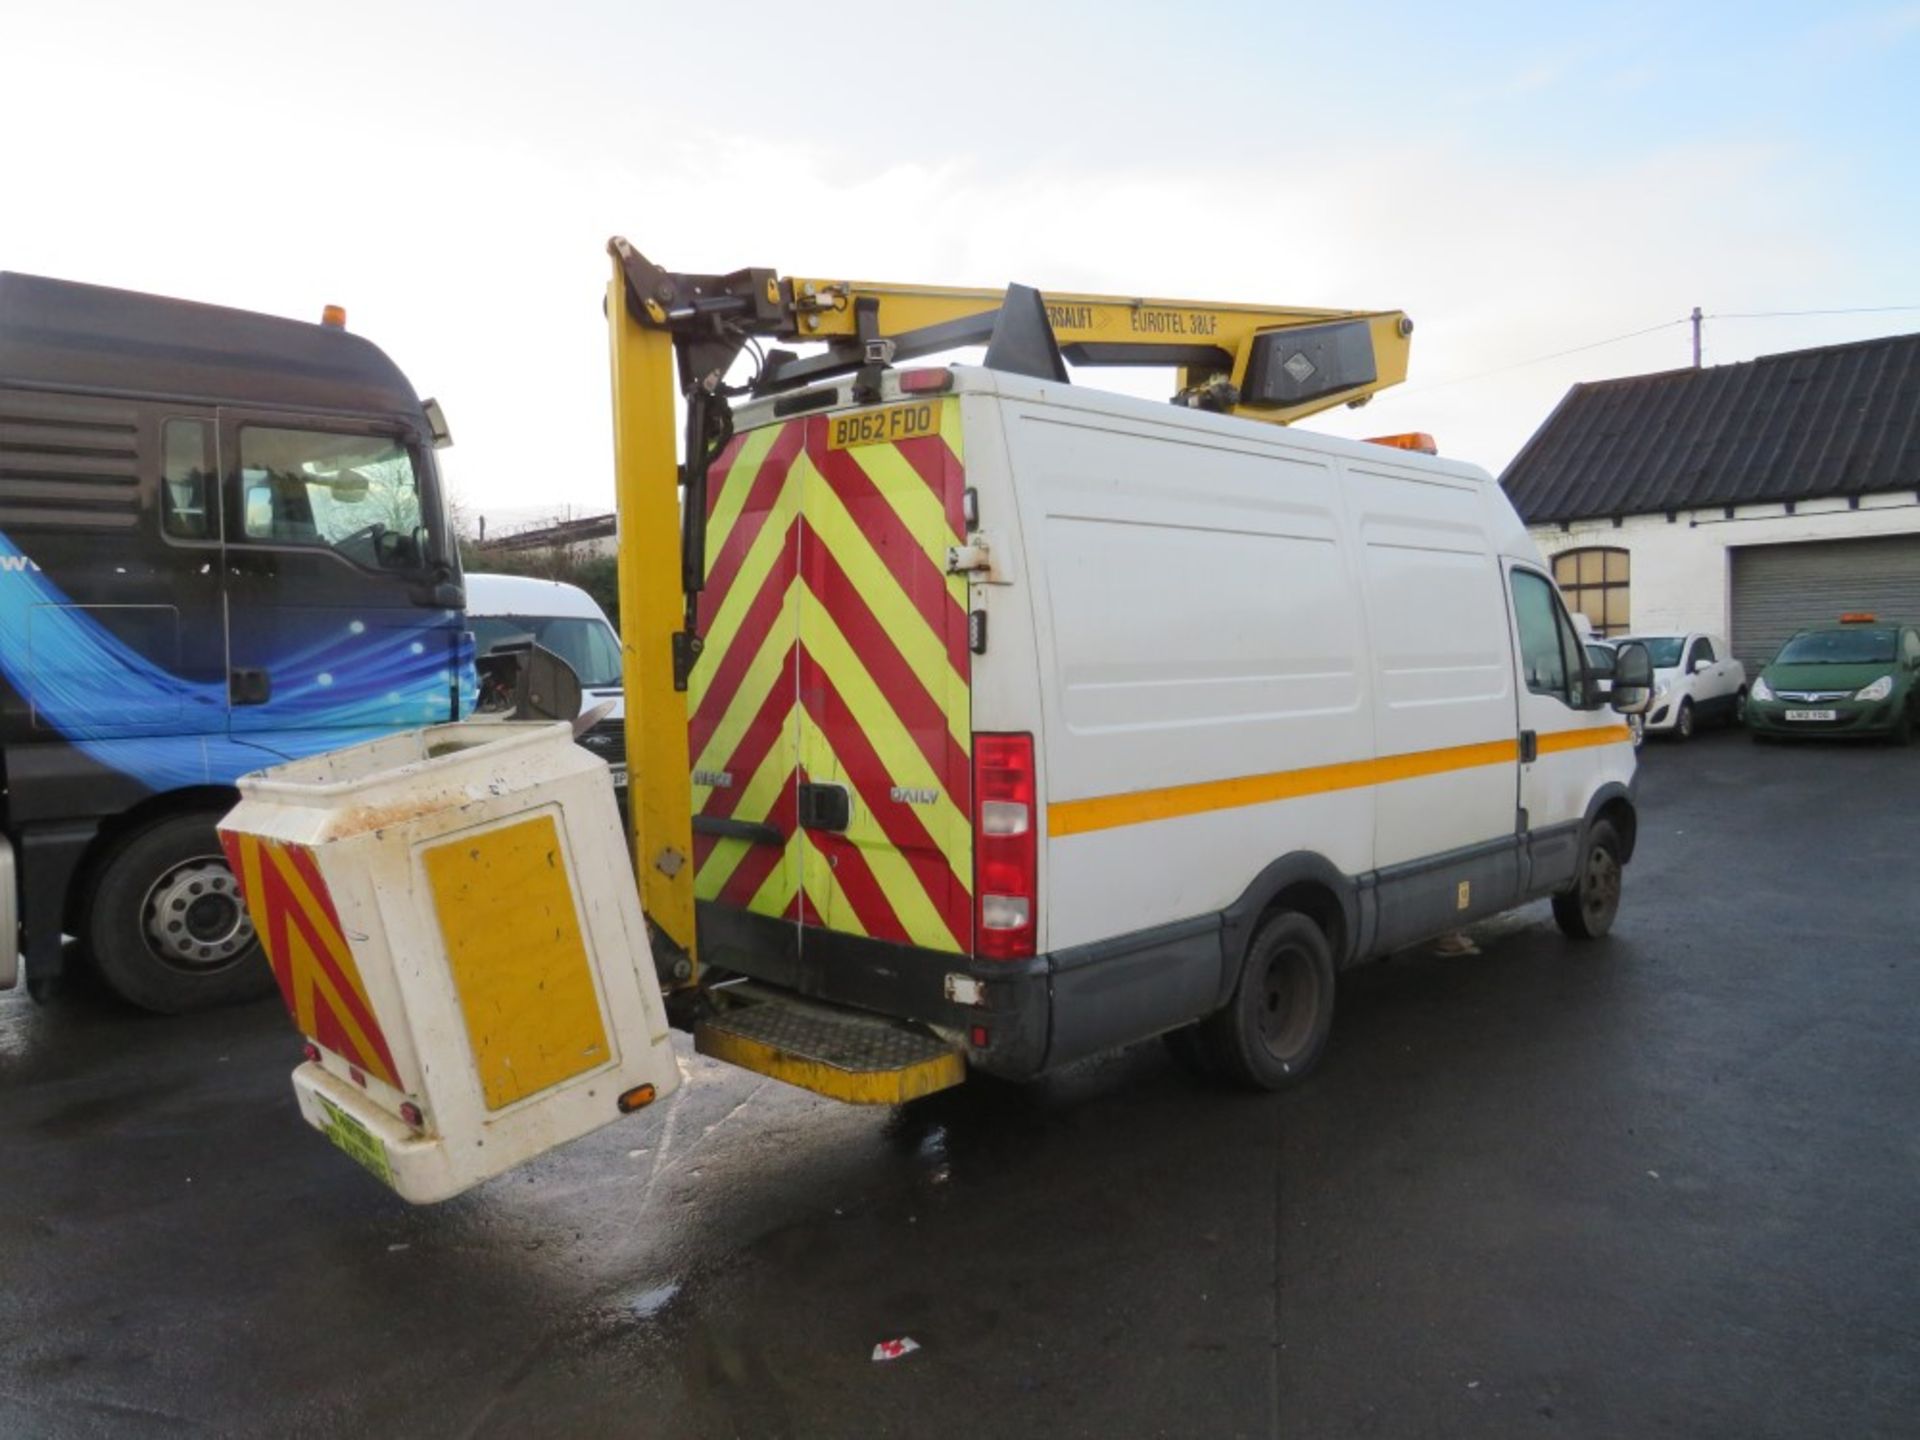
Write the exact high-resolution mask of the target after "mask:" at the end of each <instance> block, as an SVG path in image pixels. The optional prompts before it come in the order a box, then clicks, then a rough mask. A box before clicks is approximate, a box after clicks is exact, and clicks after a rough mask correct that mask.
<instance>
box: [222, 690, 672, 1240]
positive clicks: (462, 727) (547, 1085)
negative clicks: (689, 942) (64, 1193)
mask: <svg viewBox="0 0 1920 1440" xmlns="http://www.w3.org/2000/svg"><path fill="white" fill-rule="evenodd" d="M239 787H240V793H241V801H240V804H239V805H238V806H237V807H236V808H235V809H234V810H233V811H232V812H231V813H229V814H228V815H227V817H226V818H225V820H223V821H222V822H221V826H220V838H221V843H222V845H223V846H224V847H225V849H226V851H227V858H228V861H229V863H230V864H231V865H232V867H233V871H234V873H235V874H236V875H237V876H239V877H240V882H241V887H242V889H243V890H244V891H245V894H246V899H247V908H248V910H249V912H250V914H251V915H252V918H253V923H254V926H255V928H256V929H257V930H258V931H259V934H260V938H261V941H262V943H263V945H264V947H265V949H266V953H267V957H268V959H269V960H270V961H271V963H272V966H273V972H274V976H275V978H276V979H277V980H278V982H279V985H280V993H281V996H282V998H283V999H284V1000H285V1001H286V1005H287V1009H288V1011H289V1013H290V1014H291V1015H292V1016H293V1019H294V1023H295V1024H296V1025H297V1026H298V1027H299V1028H300V1031H301V1033H302V1034H303V1035H305V1036H306V1037H307V1039H308V1042H309V1044H308V1047H307V1060H306V1063H305V1064H303V1065H302V1066H301V1067H300V1068H299V1069H298V1070H297V1071H296V1072H295V1074H294V1088H295V1092H296V1094H297V1095H298V1097H299V1101H300V1109H301V1112H302V1114H304V1115H305V1117H306V1119H307V1120H308V1122H309V1123H310V1124H312V1125H313V1126H314V1127H315V1128H316V1129H319V1130H321V1131H323V1132H324V1133H325V1134H326V1135H327V1136H328V1137H329V1138H330V1139H331V1140H332V1141H333V1142H334V1143H335V1144H336V1145H338V1146H339V1147H340V1148H341V1149H343V1150H345V1151H346V1152H347V1153H348V1154H350V1155H352V1156H353V1157H354V1158H355V1159H356V1160H358V1161H360V1163H361V1164H363V1165H365V1166H366V1167H367V1168H368V1169H369V1170H371V1171H373V1172H374V1173H375V1174H376V1175H378V1176H379V1177H380V1178H381V1179H382V1180H384V1181H386V1182H387V1183H388V1184H389V1185H391V1186H392V1187H393V1189H394V1190H396V1191H397V1192H398V1193H399V1194H400V1195H401V1196H402V1197H403V1198H405V1199H407V1200H410V1201H415V1202H420V1201H431V1200H440V1199H445V1198H447V1197H448V1196H450V1195H454V1194H457V1193H459V1192H460V1191H462V1190H465V1189H467V1188H468V1187H470V1186H472V1185H475V1184H477V1183H479V1182H480V1181H482V1180H485V1179H487V1178H489V1177H491V1176H494V1175H498V1174H500V1173H501V1172H503V1171H506V1170H509V1169H512V1168H513V1167H514V1166H515V1165H518V1164H520V1163H521V1162H523V1161H525V1160H527V1159H530V1158H531V1157H533V1156H534V1155H537V1154H540V1153H542V1152H544V1151H546V1150H549V1149H551V1148H553V1146H555V1145H557V1144H561V1143H563V1142H565V1141H567V1140H570V1139H573V1138H575V1137H577V1136H580V1135H583V1134H585V1133H587V1132H588V1131H590V1130H594V1129H597V1128H598V1127H599V1126H601V1125H604V1124H606V1123H608V1122H609V1121H612V1120H615V1119H618V1118H619V1117H620V1115H622V1114H623V1113H627V1112H630V1111H632V1110H634V1109H637V1108H639V1107H640V1106H642V1105H644V1104H647V1103H650V1102H651V1101H652V1100H654V1099H656V1098H658V1097H660V1096H664V1095H666V1094H667V1093H669V1092H670V1091H671V1090H673V1089H674V1088H675V1086H677V1085H678V1083H679V1078H680V1075H679V1068H678V1065H677V1063H676V1061H675V1059H674V1055H673V1049H672V1046H671V1044H670V1043H669V1040H668V1031H667V1017H666V1011H665V1008H664V1006H663V1005H662V1003H661V997H660V987H659V982H658V980H657V979H656V977H655V974H654V965H653V959H652V954H651V950H650V947H649V944H648V939H647V927H646V922H645V920H644V918H643V917H642V915H641V909H640V900H639V895H638V893H637V891H636V890H635V888H634V882H633V872H632V870H631V869H630V868H629V861H628V853H627V847H626V844H625V842H624V838H623V835H622V830H621V824H620V817H619V813H618V811H617V809H616V806H615V802H614V795H613V789H612V786H611V785H610V784H609V782H608V779H607V772H606V767H605V765H604V764H603V763H602V762H601V761H599V760H598V759H596V758H595V757H593V756H592V755H590V754H588V753H587V752H586V751H584V750H582V749H581V748H580V747H579V746H577V745H575V744H574V743H573V732H572V727H571V726H570V725H568V724H567V723H565V722H550V723H530V724H529V723H503V722H499V721H472V722H464V723H459V724H452V725H438V726H433V727H430V728H428V729H424V730H415V731H410V732H408V733H406V734H401V735H393V736H389V737H387V738H385V739H381V740H375V741H372V742H370V743H368V744H363V745H357V746H353V747H351V748H349V749H345V750H338V751H334V752H332V753H330V754H326V755H320V756H315V757H313V758H311V759H307V760H300V761H295V762H292V763H290V764H286V765H280V766H276V767H274V768H273V769H270V770H264V771H261V772H259V773H257V774H254V775H250V776H246V777H244V778H242V779H241V781H240V782H239Z"/></svg>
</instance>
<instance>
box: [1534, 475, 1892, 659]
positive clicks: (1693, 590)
mask: <svg viewBox="0 0 1920 1440" xmlns="http://www.w3.org/2000/svg"><path fill="white" fill-rule="evenodd" d="M1794 512H1795V513H1793V514H1791V515H1789V514H1787V513H1786V507H1785V506H1782V505H1741V506H1737V507H1735V509H1734V512H1733V514H1734V518H1733V519H1731V520H1728V519H1726V518H1725V512H1724V510H1722V509H1720V508H1718V507H1716V508H1714V509H1711V510H1682V511H1679V512H1678V514H1677V516H1676V518H1675V519H1674V520H1673V521H1672V522H1671V523H1669V522H1668V520H1667V517H1666V516H1665V515H1630V516H1627V517H1626V518H1625V519H1624V520H1623V521H1622V522H1621V524H1620V526H1619V527H1618V528H1617V529H1616V528H1615V526H1614V524H1613V522H1612V521H1611V520H1576V521H1574V522H1573V524H1572V527H1571V528H1570V529H1565V530H1563V529H1561V528H1560V527H1559V526H1558V525H1535V526H1532V527H1530V528H1529V533H1530V534H1531V535H1532V536H1533V538H1534V542H1535V543H1536V544H1538V545H1539V547H1540V552H1541V554H1543V555H1545V556H1546V557H1547V559H1548V560H1549V561H1551V560H1552V558H1553V557H1554V556H1555V555H1557V554H1558V553H1559V552H1560V551H1562V550H1578V549H1580V548H1582V547H1583V546H1587V545H1612V546H1618V547H1620V548H1621V549H1624V550H1626V551H1627V553H1628V554H1629V555H1630V556H1631V557H1632V559H1631V561H1630V565H1631V577H1632V578H1631V581H1630V583H1631V585H1632V587H1633V590H1632V606H1633V628H1634V629H1635V630H1639V631H1643V632H1646V631H1653V632H1662V631H1688V630H1705V631H1709V632H1711V633H1712V634H1715V635H1725V634H1726V633H1727V632H1728V630H1729V628H1730V626H1729V624H1728V619H1729V617H1728V608H1729V605H1730V599H1731V597H1730V594H1729V591H1730V587H1731V583H1732V581H1731V577H1732V571H1733V567H1732V565H1731V563H1730V562H1729V560H1728V557H1727V551H1728V550H1729V549H1731V548H1733V547H1735V546H1739V545H1778V544H1787V543H1791V542H1793V541H1797V540H1850V539H1858V538H1862V537H1865V536H1869V535H1906V534H1920V501H1916V499H1915V495H1914V492H1913V491H1910V490H1903V491H1896V492H1894V493H1891V494H1886V495H1863V496H1861V497H1860V508H1859V509H1858V510H1850V509H1848V508H1847V502H1846V501H1845V500H1840V499H1826V500H1802V501H1799V502H1798V503H1797V504H1796V505H1795V506H1794Z"/></svg>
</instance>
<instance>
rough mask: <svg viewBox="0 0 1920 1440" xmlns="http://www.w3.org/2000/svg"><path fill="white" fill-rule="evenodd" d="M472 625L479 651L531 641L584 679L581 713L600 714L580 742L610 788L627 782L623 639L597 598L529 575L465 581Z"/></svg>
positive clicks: (476, 650) (472, 576)
mask: <svg viewBox="0 0 1920 1440" xmlns="http://www.w3.org/2000/svg"><path fill="white" fill-rule="evenodd" d="M466 586H467V612H466V613H467V627H468V628H469V629H470V630H472V631H473V641H474V652H475V653H476V654H479V655H484V654H486V653H487V651H489V650H491V649H492V648H493V647H494V646H496V645H500V644H504V643H508V642H511V641H514V640H524V639H528V638H531V639H533V640H536V641H538V642H539V643H540V644H541V645H543V646H545V647H546V648H547V649H549V650H551V651H553V652H554V654H556V655H558V656H559V657H560V658H561V659H562V660H565V661H566V662H567V664H568V665H570V666H572V667H573V673H574V674H575V675H577V676H579V678H580V713H581V714H583V715H584V714H586V713H587V712H588V711H590V710H601V711H602V714H601V717H600V719H599V720H598V721H597V722H596V723H595V724H594V725H593V727H592V728H591V729H589V730H588V731H587V733H586V734H584V735H582V736H581V737H580V743H581V744H582V745H584V746H586V747H587V749H588V750H590V751H591V752H592V753H594V754H595V755H598V756H599V757H600V758H601V759H602V760H605V761H606V762H607V765H608V767H609V768H610V769H611V770H612V771H613V783H614V784H615V786H617V787H624V786H625V785H626V783H627V763H626V761H627V732H626V723H625V718H624V717H625V715H626V690H625V689H624V688H623V686H622V683H621V675H620V637H619V635H618V634H617V633H615V631H614V628H613V626H612V625H611V624H610V623H609V622H608V620H607V612H606V611H604V610H602V609H601V608H600V606H599V604H598V603H597V602H596V601H595V600H594V598H593V597H592V596H591V595H589V594H588V593H587V592H586V591H584V590H582V589H581V588H580V587H579V586H578V585H568V584H565V583H564V582H562V581H559V580H538V579H534V578H533V577H531V576H527V575H473V574H469V575H468V576H467V577H466Z"/></svg>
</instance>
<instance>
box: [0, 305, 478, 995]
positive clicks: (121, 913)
mask: <svg viewBox="0 0 1920 1440" xmlns="http://www.w3.org/2000/svg"><path fill="white" fill-rule="evenodd" d="M344 326H345V316H344V314H340V313H338V312H330V314H329V316H328V320H327V323H322V324H317V325H315V324H306V323H302V322H299V321H294V320H286V319H281V318H278V317H275V316H268V315H255V314H250V313H248V312H246V311H241V310H227V309H221V308H218V307H215V306H211V305H197V304H193V303H190V302H187V301H182V300H168V299H162V298H159V297H157V296H152V295H138V294H133V293H131V292H128V291H122V290H109V289H103V288H101V287H99V286H94V285H77V284H72V283H69V282H67V281H61V280H47V279H41V278H38V277H35V276H31V275H9V274H0V766H4V771H5V776H4V781H5V799H4V802H3V804H0V989H3V988H5V987H6V986H8V985H9V984H10V983H11V982H12V980H13V978H14V970H15V963H16V962H15V950H14V944H13V940H14V935H15V934H16V933H17V934H18V935H19V936H20V940H21V945H22V947H23V949H24V952H25V958H26V977H27V981H28V984H29V987H30V988H31V989H32V990H33V991H34V992H35V993H42V992H43V991H44V989H45V986H46V984H47V983H49V982H51V981H52V980H53V979H54V978H55V977H56V976H57V974H58V973H59V970H60V967H61V965H62V962H63V949H62V934H63V932H64V933H66V934H70V935H73V936H75V937H76V938H77V939H78V940H79V941H80V942H81V946H82V948H83V950H84V951H85V953H86V954H88V955H89V956H90V957H91V959H92V961H93V964H94V966H95V968H96V969H97V970H98V971H99V973H100V975H101V977H102V979H104V980H105V981H106V983H107V984H108V985H109V986H111V987H112V988H113V989H114V990H115V991H117V992H118V993H119V994H120V995H121V996H123V997H124V998H126V999H127V1000H129V1001H132V1002H133V1003H134V1004H136V1005H141V1006H144V1007H145V1008H147V1009H150V1010H159V1011H179V1010H192V1009H198V1008H201V1007H204V1006H208V1005H215V1004H219V1003H222V1002H225V1001H229V1000H235V999H240V998H243V997H246V996H250V995H255V994H260V993H264V992H265V991H267V990H270V989H272V988H273V979H272V974H271V972H270V970H269V969H268V967H267V964H266V962H265V961H264V959H263V958H262V957H261V954H260V947H259V945H258V944H257V942H256V940H255V937H254V932H253V927H252V925H251V923H250V922H249V920H248V917H247V912H246V910H245V908H244V907H243V905H242V904H241V901H240V896H239V893H238V890H237V888H236V886H235V884H234V880H233V876H232V875H231V874H230V873H229V871H228V869H227V865H226V861H225V859H224V858H223V856H222V854H221V850H220V845H219V843H218V841H217V840H216V839H215V836H214V822H215V821H216V820H217V819H218V818H219V817H220V816H221V815H223V814H225V813H226V811H228V810H229V809H231V808H232V806H233V804H234V802H235V800H236V799H237V798H238V794H237V792H236V791H235V790H234V788H233V782H234V780H235V779H236V778H237V777H238V776H240V775H241V774H244V773H245V772H247V771H250V770H258V769H261V768H263V767H265V766H268V765H272V764H275V763H277V762H279V761H282V760H289V759H299V758H301V757H304V756H307V755H312V754H316V753H318V752H320V751H324V750H334V749H338V748H339V747H341V746H343V745H349V744H354V743H356V742H358V741H361V740H367V739H372V738H375V737H378V736H380V735H384V734H386V733H388V732H390V731H393V730H401V729H407V728H410V727H413V726H417V725H429V724H434V723H436V722H440V721H446V720H452V719H456V718H458V716H459V714H460V712H461V710H462V708H463V706H464V705H465V704H466V703H468V702H467V697H468V695H469V694H470V689H469V677H470V670H471V664H470V660H469V659H468V657H467V656H466V654H465V651H464V645H465V627H464V626H463V625H462V623H461V619H460V607H461V590H460V561H459V556H458V554H457V552H456V551H455V549H454V546H453V541H452V537H451V533H450V530H449V527H448V525H447V524H446V511H445V508H444V506H443V504H442V495H441V490H440V482H439V477H438V475H437V473H436V470H435V466H434V453H433V452H434V448H435V446H436V445H437V444H440V443H444V441H445V439H446V428H445V422H444V420H442V419H441V417H440V414H439V410H438V407H436V406H435V405H434V404H433V402H432V401H430V400H429V401H422V400H421V399H420V398H419V397H418V396H417V395H416V394H415V393H414V389H413V386H412V385H411V384H410V383H409V382H408V380H407V378H406V376H405V375H403V374H401V372H400V370H399V368H398V367H397V366H396V365H394V363H393V362H392V361H391V360H389V359H388V358H387V357H386V356H385V355H384V354H382V353H381V352H380V350H379V349H377V348H376V347H375V346H374V345H372V344H371V343H370V342H368V341H366V340H364V339H362V338H361V337H359V336H357V335H351V334H348V333H347V331H346V330H345V328H344Z"/></svg>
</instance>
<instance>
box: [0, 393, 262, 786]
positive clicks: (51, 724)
mask: <svg viewBox="0 0 1920 1440" xmlns="http://www.w3.org/2000/svg"><path fill="white" fill-rule="evenodd" d="M213 422H214V417H213V412H212V411H211V410H197V409H195V408H193V407H191V406H182V405H165V406H162V405H156V404H147V403H139V402H131V401H126V400H119V399H111V398H105V397H93V396H76V395H55V394H44V393H34V392H24V391H5V392H0V668H4V670H5V674H6V681H7V689H8V691H9V693H8V695H7V698H6V712H7V719H6V733H7V739H8V743H9V744H10V745H11V746H25V747H26V749H24V750H17V751H16V752H15V754H14V755H13V756H12V757H11V758H10V762H9V769H10V778H11V780H12V782H13V797H12V798H13V804H14V811H15V815H16V818H17V817H18V816H19V815H21V814H22V813H23V812H28V811H32V812H38V813H42V814H61V815H70V814H97V813H100V812H101V810H102V809H103V808H117V807H118V805H119V804H124V803H126V799H127V797H126V796H124V795H120V796H119V798H118V799H111V797H109V795H108V794H107V792H106V791H105V790H101V789H98V787H96V786H93V785H92V784H91V782H89V781H88V780H87V778H86V777H87V776H88V775H94V776H99V775H101V774H103V773H105V772H101V771H98V770H95V769H92V768H91V767H89V766H88V765H87V761H85V760H80V759H79V758H78V756H76V755H75V754H74V751H75V750H77V751H78V752H80V753H81V754H83V755H85V756H86V757H87V760H90V761H92V762H95V764H97V765H100V766H105V767H107V770H108V771H117V772H120V773H122V774H124V775H128V776H130V777H132V778H133V779H134V780H136V781H138V782H139V783H140V785H142V786H143V787H144V788H146V789H148V790H166V789H169V788H172V787H174V786H176V785H182V784H196V783H204V782H205V781H206V780H207V779H209V778H225V777H224V776H221V777H210V776H209V775H208V772H207V763H208V762H207V756H206V753H205V743H204V737H207V736H218V735H220V734H222V733H223V732H224V731H225V729H226V724H227V710H226V685H225V670H226V663H225V626H224V622H223V616H222V611H221V603H220V598H221V597H220V517H219V513H218V508H217V506H218V501H217V493H218V487H217V484H216V479H215V476H216V473H217V447H216V439H215V433H214V423H213ZM56 747H57V748H56ZM69 747H71V748H69ZM63 756H64V757H66V758H64V759H63V758H61V757H63ZM28 790H32V791H33V792H34V793H33V794H32V795H31V796H28V795H27V794H26V793H25V792H26V791H28ZM96 791H97V793H96ZM54 792H59V793H54ZM115 793H116V794H118V792H115Z"/></svg>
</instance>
